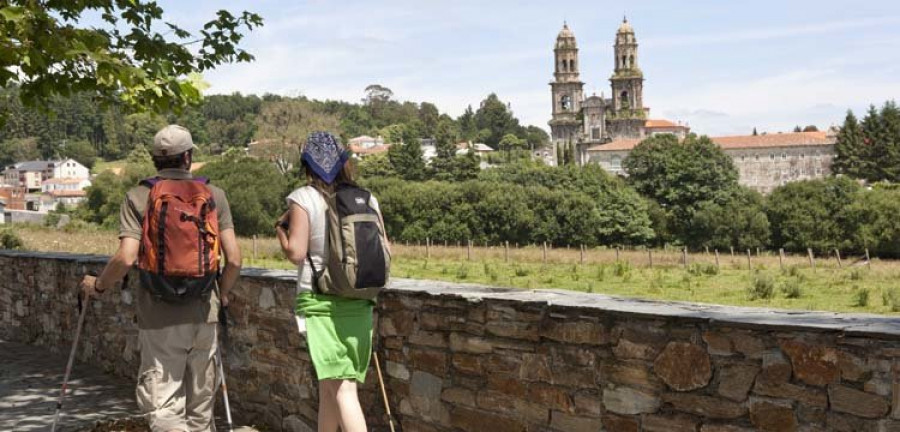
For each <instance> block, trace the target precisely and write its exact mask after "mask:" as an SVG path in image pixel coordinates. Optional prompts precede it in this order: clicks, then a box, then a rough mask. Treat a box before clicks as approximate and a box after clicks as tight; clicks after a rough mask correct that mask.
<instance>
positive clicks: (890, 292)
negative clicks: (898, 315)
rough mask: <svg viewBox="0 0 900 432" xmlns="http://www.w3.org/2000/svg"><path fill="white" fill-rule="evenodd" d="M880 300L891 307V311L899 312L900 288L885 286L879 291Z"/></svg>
mask: <svg viewBox="0 0 900 432" xmlns="http://www.w3.org/2000/svg"><path fill="white" fill-rule="evenodd" d="M881 301H883V302H884V305H885V306H888V307H890V308H891V312H900V288H885V289H884V291H882V292H881Z"/></svg>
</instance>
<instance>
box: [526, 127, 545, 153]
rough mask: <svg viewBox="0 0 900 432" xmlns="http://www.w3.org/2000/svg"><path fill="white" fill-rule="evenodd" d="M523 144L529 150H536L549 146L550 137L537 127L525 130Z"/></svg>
mask: <svg viewBox="0 0 900 432" xmlns="http://www.w3.org/2000/svg"><path fill="white" fill-rule="evenodd" d="M525 144H526V146H527V147H528V149H529V150H536V149H539V148H543V147H546V146H548V145H549V144H550V136H549V135H547V132H546V131H544V130H543V129H541V128H539V127H537V126H528V127H527V128H525Z"/></svg>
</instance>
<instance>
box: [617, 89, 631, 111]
mask: <svg viewBox="0 0 900 432" xmlns="http://www.w3.org/2000/svg"><path fill="white" fill-rule="evenodd" d="M619 100H620V102H619V103H620V104H621V107H622V109H628V106H629V104H628V91H627V90H622V94H621V95H619Z"/></svg>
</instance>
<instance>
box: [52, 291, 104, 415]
mask: <svg viewBox="0 0 900 432" xmlns="http://www.w3.org/2000/svg"><path fill="white" fill-rule="evenodd" d="M89 274H90V273H89ZM92 276H94V277H96V274H92ZM85 300H90V299H89V298H86V299H85ZM87 310H88V308H87V307H86V305H84V304H83V303H82V298H81V286H80V284H79V287H78V327H76V329H75V340H74V341H72V350H71V351H70V352H69V362H68V363H67V364H66V373H65V374H64V375H63V385H62V391H60V393H59V400H58V401H57V402H56V415H55V416H54V417H53V425H52V426H51V427H50V432H56V425H57V423H58V422H59V413H60V412H61V411H62V406H63V400H64V399H65V398H66V386H67V385H68V384H69V374H70V373H71V372H72V363H74V361H75V351H76V350H77V348H78V339H79V338H80V337H81V328H82V327H83V326H84V315H85V314H86V313H87Z"/></svg>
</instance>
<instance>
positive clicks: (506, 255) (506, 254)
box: [503, 240, 509, 262]
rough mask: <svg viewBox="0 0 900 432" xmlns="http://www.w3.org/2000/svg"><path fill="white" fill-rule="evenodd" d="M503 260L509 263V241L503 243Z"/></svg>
mask: <svg viewBox="0 0 900 432" xmlns="http://www.w3.org/2000/svg"><path fill="white" fill-rule="evenodd" d="M503 259H505V260H506V262H509V240H504V241H503Z"/></svg>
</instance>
